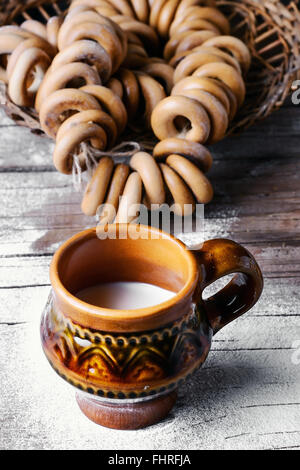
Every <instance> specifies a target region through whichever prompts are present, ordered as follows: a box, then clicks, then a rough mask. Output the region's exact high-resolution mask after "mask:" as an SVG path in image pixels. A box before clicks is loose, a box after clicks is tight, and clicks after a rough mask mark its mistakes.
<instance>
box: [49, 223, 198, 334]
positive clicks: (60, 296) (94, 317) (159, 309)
mask: <svg viewBox="0 0 300 470" xmlns="http://www.w3.org/2000/svg"><path fill="white" fill-rule="evenodd" d="M117 226H118V227H123V228H124V227H127V229H128V228H130V226H132V227H135V228H136V227H139V229H140V230H142V231H146V232H147V233H148V234H149V233H155V234H158V235H160V236H161V238H159V239H158V240H161V239H167V240H169V241H170V242H172V243H173V244H174V245H175V246H177V249H178V253H180V254H181V256H184V257H185V258H186V260H187V263H188V279H187V280H186V282H185V283H184V285H183V286H182V288H181V289H180V290H179V291H178V292H177V293H174V296H172V297H171V298H170V299H168V300H166V301H164V302H161V303H159V304H156V305H153V306H150V307H145V308H139V309H109V308H103V307H98V306H96V305H92V304H89V303H87V302H84V301H83V300H80V299H79V298H78V297H76V296H75V295H73V294H72V293H71V292H69V291H68V289H67V288H66V287H65V286H64V284H63V282H62V281H61V279H60V275H59V270H58V264H59V261H60V260H61V257H62V256H63V255H64V253H65V252H66V251H67V250H68V249H69V248H70V246H71V245H73V244H75V243H77V244H78V242H82V243H84V242H85V241H86V240H87V239H88V238H90V237H93V236H95V237H97V238H98V239H99V241H101V239H100V238H99V237H98V236H97V227H93V228H89V229H86V230H84V231H81V232H78V233H77V234H75V235H73V236H72V237H71V238H69V239H68V240H66V241H65V242H64V243H63V244H62V245H61V246H60V247H59V248H58V250H57V251H56V252H55V254H54V256H53V258H52V261H51V265H50V281H51V285H52V288H53V291H54V298H55V300H56V301H57V303H58V306H59V307H61V313H62V314H63V315H66V316H68V317H70V318H71V319H72V320H73V321H75V322H78V323H79V324H81V325H84V326H87V327H91V328H93V329H102V330H104V331H105V330H106V331H112V332H114V331H118V332H126V331H128V332H133V331H146V330H152V329H154V328H157V327H161V326H165V325H166V324H168V323H170V322H173V321H176V320H178V319H179V318H181V317H182V316H184V314H186V313H187V311H186V310H187V307H188V305H189V306H190V304H191V297H192V295H193V293H194V291H195V289H196V285H197V282H198V279H199V270H198V266H197V261H196V259H195V257H194V256H193V255H192V253H191V252H190V251H189V250H188V248H187V247H186V245H185V244H184V243H183V242H181V241H180V240H178V239H177V238H175V237H174V236H173V235H171V234H169V233H167V232H164V231H163V230H160V229H157V228H155V227H151V226H147V225H136V224H117ZM112 227H116V224H109V225H107V226H106V228H108V230H109V229H110V228H112ZM149 241H151V239H150V240H149Z"/></svg>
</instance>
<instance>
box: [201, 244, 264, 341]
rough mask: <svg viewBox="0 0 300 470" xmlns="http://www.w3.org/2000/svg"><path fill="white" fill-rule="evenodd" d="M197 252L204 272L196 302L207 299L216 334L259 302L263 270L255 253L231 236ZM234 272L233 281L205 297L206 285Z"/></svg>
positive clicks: (205, 245) (211, 322) (202, 272)
mask: <svg viewBox="0 0 300 470" xmlns="http://www.w3.org/2000/svg"><path fill="white" fill-rule="evenodd" d="M194 254H195V256H196V259H197V261H198V266H199V272H200V283H199V285H198V288H197V289H196V303H198V302H199V300H200V299H201V301H202V302H204V306H205V309H206V314H207V316H208V320H209V322H210V324H211V327H212V328H213V332H214V334H216V333H217V332H218V331H219V330H220V329H221V328H223V327H224V326H225V325H227V324H228V323H230V322H232V321H233V320H235V319H236V318H238V317H239V316H241V315H243V314H244V313H246V312H247V311H248V310H250V309H251V308H252V307H253V306H254V305H255V303H256V302H257V301H258V299H259V297H260V295H261V293H262V290H263V277H262V273H261V270H260V268H259V266H258V264H257V262H256V261H255V259H254V257H253V256H252V255H251V253H249V251H247V250H246V249H245V248H244V247H242V246H241V245H239V244H238V243H235V242H233V241H231V240H226V239H216V240H209V241H207V242H205V243H204V244H203V246H202V248H201V250H199V251H197V252H195V253H194ZM233 273H236V275H235V276H234V277H233V279H232V280H231V281H230V282H229V284H227V285H226V286H225V287H224V288H223V289H222V290H220V291H219V292H217V293H216V294H215V295H213V296H212V297H210V298H208V299H206V300H202V293H203V290H204V289H205V288H206V287H208V286H209V285H211V284H212V283H213V282H215V281H217V280H218V279H220V278H221V277H223V276H226V275H228V274H233ZM197 299H198V301H197Z"/></svg>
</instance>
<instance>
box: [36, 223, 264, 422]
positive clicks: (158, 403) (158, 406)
mask: <svg viewBox="0 0 300 470" xmlns="http://www.w3.org/2000/svg"><path fill="white" fill-rule="evenodd" d="M125 227H126V230H127V231H128V232H127V235H128V236H127V237H120V236H119V235H120V230H121V229H122V230H123V229H124V226H122V225H120V226H113V225H111V226H108V227H106V229H104V228H102V229H100V231H101V230H102V231H103V232H101V234H99V232H97V231H98V229H97V230H96V229H90V230H86V231H84V232H81V233H78V234H77V235H75V236H74V237H72V238H71V239H70V240H68V241H67V242H65V243H64V244H63V245H62V246H61V247H60V248H59V250H58V251H57V252H56V254H55V255H54V258H53V260H52V263H51V268H50V278H51V284H52V292H51V295H50V298H49V301H48V304H47V306H46V308H45V310H44V313H43V315H42V321H41V338H42V344H43V349H44V352H45V354H46V356H47V358H48V360H49V362H50V364H51V365H52V367H53V368H54V369H55V371H56V372H57V373H58V374H59V375H60V376H61V377H62V378H63V379H65V380H67V381H68V382H69V383H70V384H72V385H73V386H74V387H76V388H77V394H76V398H77V402H78V404H79V406H80V408H81V410H82V411H83V413H84V414H85V415H86V416H87V417H88V418H90V419H91V420H93V421H94V422H96V423H98V424H101V425H104V426H107V427H111V428H116V429H138V428H141V427H145V426H147V425H150V424H153V423H155V422H157V421H159V420H161V419H163V418H164V417H165V416H166V415H167V414H168V413H169V411H170V410H171V408H172V407H173V405H174V404H175V401H176V395H177V392H176V391H177V389H178V387H179V386H180V385H181V384H182V383H183V381H184V380H185V379H186V378H188V377H190V376H191V374H192V373H193V372H194V371H195V370H196V369H198V368H199V367H200V366H201V365H202V364H203V363H204V361H205V359H206V357H207V355H208V353H209V350H210V347H211V341H212V337H213V335H214V334H215V333H217V332H218V331H219V330H220V329H221V328H223V327H224V326H225V325H226V324H228V323H230V322H231V321H233V320H234V319H236V318H237V317H239V316H240V315H242V314H243V313H245V312H247V311H248V310H249V309H250V308H251V307H252V306H253V305H254V304H255V303H256V302H257V300H258V299H259V297H260V295H261V292H262V288H263V279H262V274H261V271H260V269H259V267H258V265H257V263H256V261H255V259H254V258H253V256H252V255H251V254H250V253H249V252H248V251H247V250H246V249H245V248H243V247H242V246H240V245H238V244H237V243H235V242H233V241H230V240H223V239H218V240H210V241H207V242H205V243H204V244H203V246H202V248H201V249H199V250H198V251H189V250H188V249H187V248H186V247H185V245H184V244H183V243H181V242H180V241H179V240H177V239H175V238H174V237H172V236H171V235H169V234H167V233H164V232H161V231H159V230H157V229H155V228H152V227H146V226H135V225H129V226H125ZM104 232H105V234H106V237H104V236H103V235H104ZM113 233H114V236H110V235H112V234H113ZM99 236H100V238H99ZM232 273H235V275H234V277H233V278H232V280H231V281H230V283H229V284H228V285H227V286H226V287H225V288H223V289H222V290H221V291H219V292H218V293H217V294H215V295H214V296H212V297H210V298H209V299H207V300H203V298H202V292H203V290H204V289H205V288H206V287H207V286H209V285H210V284H212V283H213V282H214V281H216V280H217V279H219V278H221V277H223V276H225V275H228V274H232ZM115 281H116V282H118V281H135V282H142V283H149V284H153V285H157V286H160V287H163V288H165V289H168V290H171V291H173V292H175V293H176V295H174V297H172V298H171V299H169V300H168V301H165V302H164V303H161V304H159V305H155V306H154V307H148V308H144V309H137V310H127V311H126V310H110V309H106V308H100V307H96V306H93V305H89V304H87V303H85V302H83V301H81V300H79V299H78V298H77V297H76V296H75V294H76V293H77V292H78V291H79V290H81V289H85V288H87V287H91V286H93V285H96V284H99V283H103V282H115Z"/></svg>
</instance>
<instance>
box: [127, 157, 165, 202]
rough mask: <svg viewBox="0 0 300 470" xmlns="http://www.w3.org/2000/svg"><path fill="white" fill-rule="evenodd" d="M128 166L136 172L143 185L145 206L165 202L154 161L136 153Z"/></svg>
mask: <svg viewBox="0 0 300 470" xmlns="http://www.w3.org/2000/svg"><path fill="white" fill-rule="evenodd" d="M130 166H131V168H132V169H133V170H135V171H137V172H138V173H139V175H140V177H141V179H142V182H143V184H144V188H145V193H146V203H147V205H152V204H158V205H161V204H163V203H164V202H165V189H164V183H163V179H162V176H161V172H160V169H159V167H158V165H157V163H156V161H155V159H154V158H153V157H152V156H151V155H149V153H146V152H138V153H136V154H135V155H133V157H131V160H130Z"/></svg>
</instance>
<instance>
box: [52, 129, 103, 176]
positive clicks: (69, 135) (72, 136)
mask: <svg viewBox="0 0 300 470" xmlns="http://www.w3.org/2000/svg"><path fill="white" fill-rule="evenodd" d="M91 139H97V140H98V141H101V140H102V142H103V145H102V148H101V150H104V148H105V145H106V134H105V132H104V130H103V129H102V128H101V127H100V126H98V125H97V124H93V123H86V122H85V123H82V124H78V125H77V126H74V127H71V128H70V129H69V130H68V132H65V133H64V134H63V135H62V137H61V139H60V140H57V141H56V145H55V149H54V153H53V163H54V166H55V168H56V169H57V170H58V171H60V172H61V173H64V174H66V175H69V174H71V173H72V168H73V155H74V151H75V149H76V148H77V147H78V145H79V144H81V143H82V142H84V141H86V140H91ZM79 163H80V166H81V169H82V170H85V168H86V162H85V160H84V159H79Z"/></svg>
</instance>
